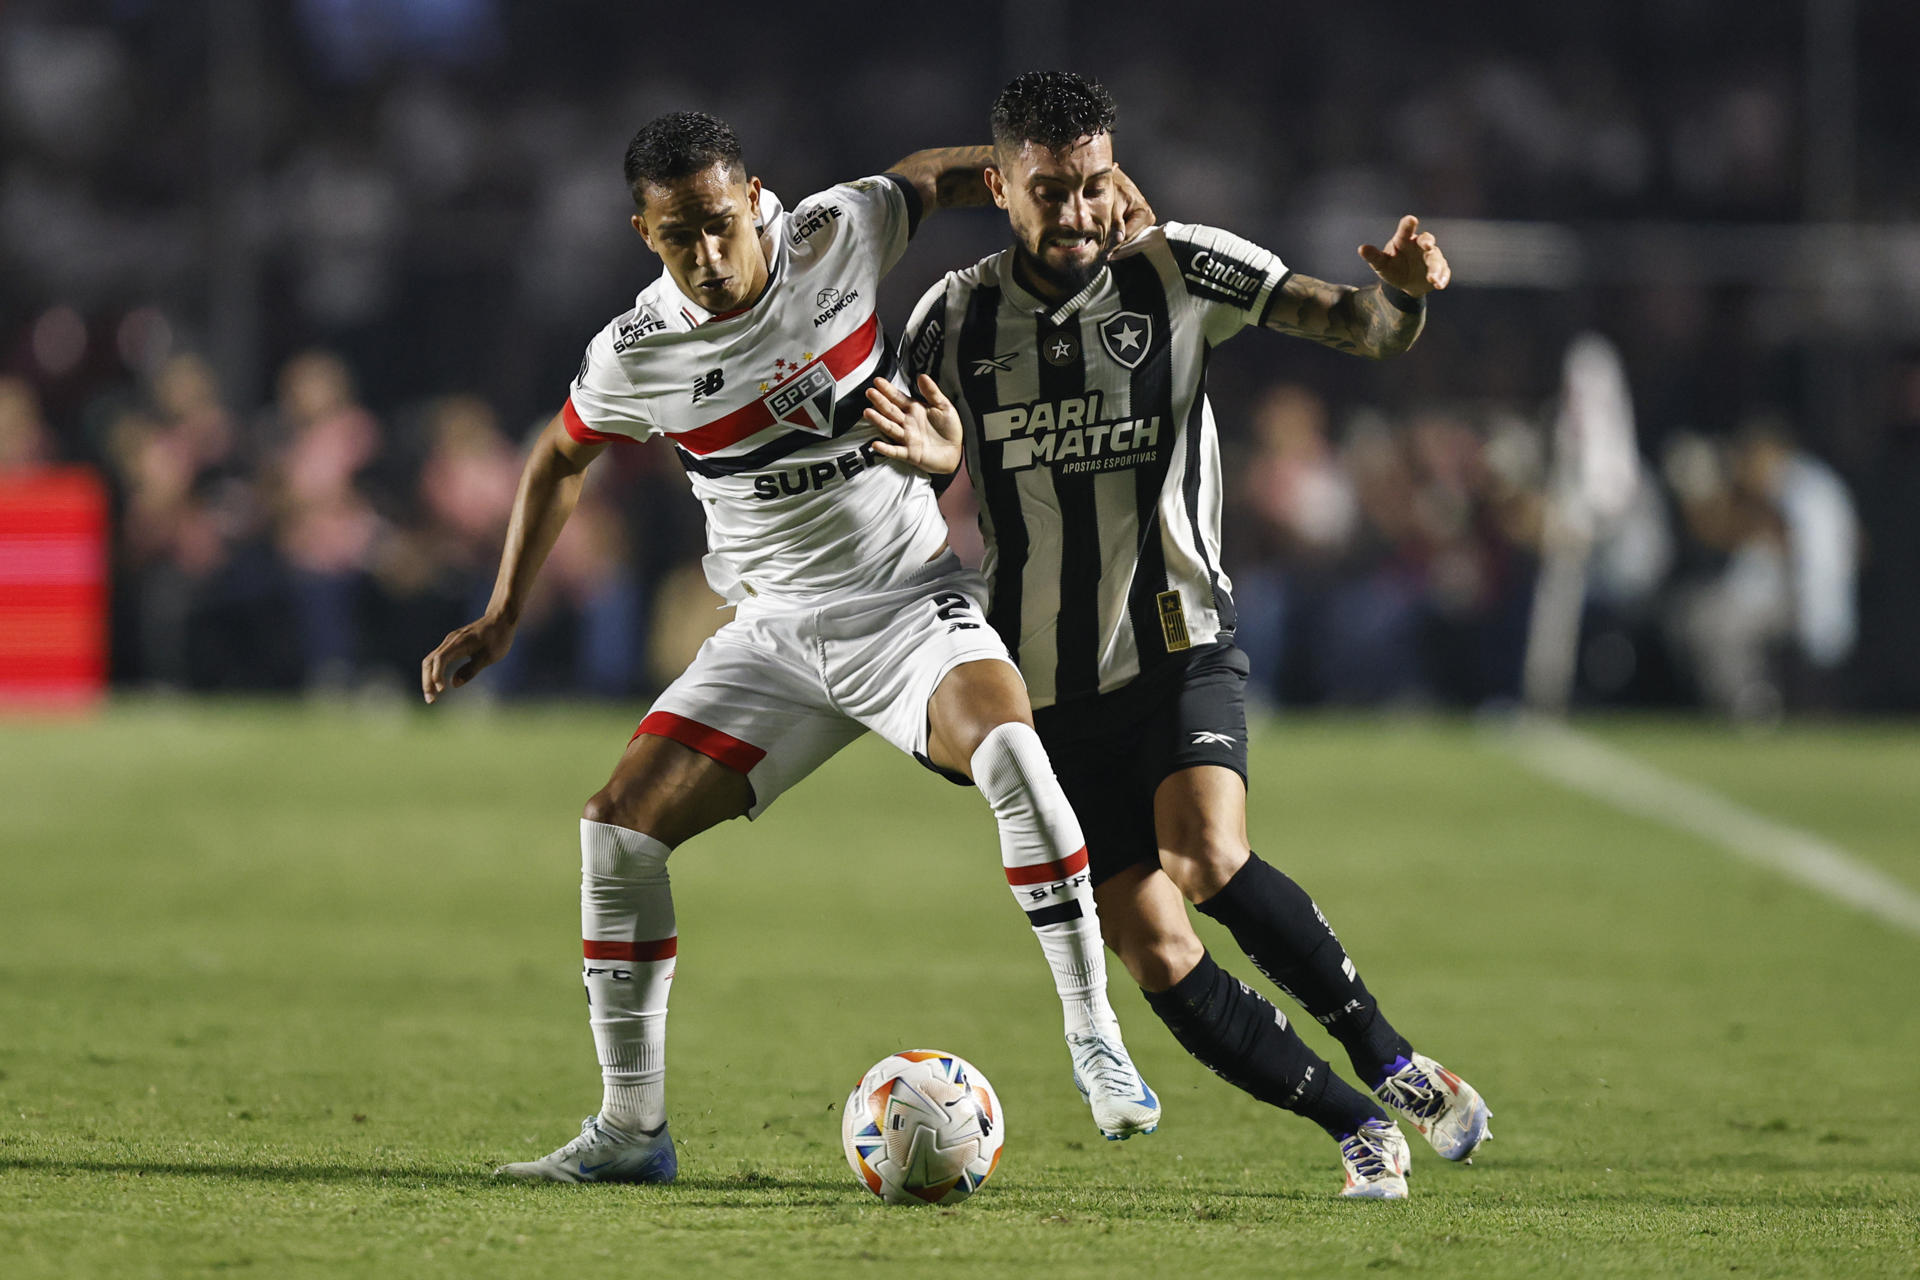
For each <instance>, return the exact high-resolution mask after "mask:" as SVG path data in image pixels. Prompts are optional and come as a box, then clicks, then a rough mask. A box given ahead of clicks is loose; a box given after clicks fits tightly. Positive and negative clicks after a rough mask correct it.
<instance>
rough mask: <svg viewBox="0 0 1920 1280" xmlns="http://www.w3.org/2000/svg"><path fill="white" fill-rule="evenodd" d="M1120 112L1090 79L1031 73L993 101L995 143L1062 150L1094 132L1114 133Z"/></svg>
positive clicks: (1059, 73)
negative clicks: (1116, 118) (1031, 143)
mask: <svg viewBox="0 0 1920 1280" xmlns="http://www.w3.org/2000/svg"><path fill="white" fill-rule="evenodd" d="M1118 114H1119V110H1118V108H1116V107H1115V106H1114V105H1113V95H1112V94H1110V93H1108V92H1107V88H1106V86H1105V85H1103V84H1101V83H1100V82H1099V81H1098V80H1095V79H1093V78H1092V77H1090V76H1083V75H1080V74H1079V73H1078V72H1073V71H1028V72H1025V73H1024V74H1021V75H1018V76H1015V77H1014V79H1013V82H1012V83H1010V84H1009V85H1007V87H1006V88H1004V89H1002V90H1001V91H1000V96H999V97H998V98H996V99H995V100H994V103H993V117H992V124H993V143H994V146H996V147H1003V148H1007V149H1009V150H1012V149H1017V148H1018V147H1019V146H1020V144H1021V143H1023V142H1033V143H1038V144H1039V145H1040V146H1043V147H1045V148H1046V149H1047V150H1049V151H1059V150H1061V149H1062V148H1064V147H1070V146H1072V145H1073V144H1074V143H1075V142H1076V141H1078V140H1079V139H1081V138H1084V137H1088V136H1090V135H1092V134H1096V133H1111V132H1112V131H1113V121H1114V118H1115V117H1116V116H1117V115H1118Z"/></svg>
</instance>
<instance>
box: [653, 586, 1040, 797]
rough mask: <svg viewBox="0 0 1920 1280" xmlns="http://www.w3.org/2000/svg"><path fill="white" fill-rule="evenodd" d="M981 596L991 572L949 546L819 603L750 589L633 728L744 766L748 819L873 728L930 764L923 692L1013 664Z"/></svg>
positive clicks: (927, 695)
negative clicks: (868, 587)
mask: <svg viewBox="0 0 1920 1280" xmlns="http://www.w3.org/2000/svg"><path fill="white" fill-rule="evenodd" d="M985 599H986V580H985V579H984V578H982V577H981V576H980V575H979V574H977V573H975V572H973V571H972V570H970V569H968V568H966V567H965V566H963V565H962V564H961V563H960V558H959V557H958V556H956V555H954V554H953V553H952V552H948V553H946V554H945V555H942V556H939V557H937V558H936V559H934V560H931V561H929V562H928V563H927V564H926V566H925V567H924V568H922V569H921V570H920V571H919V572H917V573H916V574H914V575H913V577H912V578H911V579H910V580H909V581H908V583H907V584H906V585H905V586H902V587H897V588H894V589H893V590H890V591H883V592H875V593H872V594H869V595H862V596H854V597H850V598H848V599H845V600H839V601H835V602H833V603H831V604H826V605H822V606H818V607H812V608H808V607H801V608H788V607H781V606H778V605H774V604H769V603H768V602H766V601H765V600H763V599H760V598H749V599H747V600H743V601H741V603H740V605H739V608H738V609H737V610H736V612H735V613H734V618H733V621H731V622H729V623H727V624H726V625H725V626H723V627H721V628H720V630H719V631H718V632H716V633H715V634H714V635H713V637H712V638H711V639H709V640H708V641H707V642H706V643H705V644H703V645H701V646H700V652H699V653H698V654H696V655H695V656H694V659H693V662H692V663H691V664H690V665H689V666H688V667H687V669H686V670H685V671H683V672H681V673H680V677H679V679H677V680H675V681H674V682H673V683H672V684H671V685H669V686H667V690H666V692H664V693H662V694H661V695H660V697H659V698H658V699H657V700H656V701H655V702H654V704H653V710H652V711H650V712H648V713H647V718H646V719H644V720H642V721H641V722H640V727H639V729H637V730H635V732H634V737H636V738H637V737H639V736H640V735H641V734H643V733H652V734H658V735H659V736H661V737H663V738H672V739H673V740H674V741H676V742H679V743H683V744H684V745H686V746H689V747H692V748H693V749H694V750H695V751H698V752H700V753H701V754H702V755H705V756H709V757H711V758H713V759H715V760H718V761H719V762H720V763H721V764H724V765H726V766H728V767H729V768H732V769H737V770H739V771H740V772H741V773H744V774H746V775H747V782H748V783H749V784H750V785H751V786H752V787H753V803H752V807H751V808H749V809H748V810H747V816H748V817H749V818H757V817H759V816H760V815H761V814H762V813H764V812H766V808H767V806H768V805H770V804H772V803H773V802H774V800H775V799H776V798H777V797H778V796H779V795H780V793H781V792H783V791H785V790H786V789H787V788H788V787H790V786H792V785H793V784H794V783H796V782H798V781H800V779H802V778H804V777H806V776H807V775H808V774H810V773H812V772H813V771H814V770H815V769H817V768H819V767H820V766H821V765H822V764H825V763H826V761H827V760H828V758H829V757H831V756H832V755H833V753H834V752H836V751H838V750H840V748H842V747H844V746H846V745H847V744H848V743H849V742H852V741H853V740H854V739H855V738H857V737H859V736H860V735H861V734H862V733H865V732H866V731H867V730H868V729H872V730H873V731H874V732H875V733H878V734H879V735H880V736H881V737H883V738H885V739H886V740H887V741H888V742H891V743H892V744H893V745H894V746H896V747H898V748H900V750H902V751H905V752H907V753H909V754H910V755H912V756H913V757H914V758H915V759H917V760H919V761H920V762H921V763H922V764H927V765H928V766H929V767H932V766H931V763H930V762H929V761H928V760H927V703H928V701H929V700H930V699H931V698H932V697H933V691H934V690H935V689H936V688H938V687H939V685H940V681H941V680H942V679H943V678H945V676H946V674H947V672H949V671H951V670H953V669H954V668H955V667H957V666H959V665H960V664H961V663H963V662H977V661H979V660H981V659H983V658H998V659H999V660H1000V661H1002V662H1005V663H1007V664H1008V665H1009V666H1012V665H1013V660H1012V658H1010V657H1009V656H1008V654H1007V647H1006V645H1005V644H1004V643H1002V642H1001V639H1000V636H999V633H998V632H996V631H994V629H993V628H992V627H989V626H988V625H987V622H986V618H985V616H984V614H983V612H982V608H981V606H982V603H983V601H985ZM1014 670H1015V675H1016V676H1017V675H1018V674H1019V670H1018V668H1015V669H1014Z"/></svg>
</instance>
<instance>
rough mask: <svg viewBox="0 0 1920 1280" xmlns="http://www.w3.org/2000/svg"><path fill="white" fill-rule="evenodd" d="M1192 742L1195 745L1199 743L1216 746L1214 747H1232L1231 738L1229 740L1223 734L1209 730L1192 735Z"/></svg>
mask: <svg viewBox="0 0 1920 1280" xmlns="http://www.w3.org/2000/svg"><path fill="white" fill-rule="evenodd" d="M1193 741H1194V743H1195V745H1199V744H1201V743H1206V744H1208V745H1211V746H1216V747H1230V746H1232V745H1233V739H1232V738H1229V737H1228V736H1227V735H1226V734H1224V733H1215V732H1213V730H1211V729H1202V730H1200V731H1199V732H1197V733H1195V734H1194V735H1193Z"/></svg>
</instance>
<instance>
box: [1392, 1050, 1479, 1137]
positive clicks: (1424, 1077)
mask: <svg viewBox="0 0 1920 1280" xmlns="http://www.w3.org/2000/svg"><path fill="white" fill-rule="evenodd" d="M1373 1093H1374V1096H1375V1097H1377V1098H1379V1099H1380V1101H1382V1102H1384V1103H1386V1104H1387V1105H1388V1106H1390V1107H1392V1108H1393V1109H1394V1110H1395V1111H1398V1112H1399V1113H1400V1114H1401V1115H1403V1116H1405V1117H1406V1118H1407V1120H1408V1121H1409V1122H1411V1123H1412V1125H1413V1127H1414V1128H1416V1129H1418V1130H1419V1131H1420V1133H1421V1134H1422V1136H1424V1137H1425V1138H1426V1140H1427V1141H1428V1142H1430V1143H1432V1144H1433V1149H1434V1150H1435V1151H1437V1152H1439V1153H1440V1157H1441V1158H1442V1159H1443V1160H1464V1161H1468V1162H1471V1161H1472V1159H1473V1153H1474V1152H1475V1151H1476V1150H1478V1149H1479V1147H1480V1144H1481V1143H1483V1142H1485V1141H1486V1140H1487V1139H1488V1138H1490V1137H1492V1136H1493V1135H1492V1134H1490V1133H1488V1132H1487V1122H1488V1121H1489V1120H1491V1119H1493V1112H1491V1111H1489V1110H1488V1109H1487V1104H1486V1103H1485V1102H1483V1101H1481V1099H1480V1095H1479V1094H1478V1093H1475V1092H1474V1089H1473V1086H1472V1085H1470V1084H1468V1083H1467V1082H1466V1081H1465V1080H1462V1079H1461V1078H1460V1077H1459V1076H1457V1075H1455V1074H1453V1072H1451V1071H1449V1070H1447V1069H1446V1068H1445V1067H1443V1066H1441V1065H1440V1064H1439V1063H1437V1062H1435V1061H1434V1060H1433V1059H1432V1058H1429V1057H1428V1056H1427V1055H1426V1054H1424V1053H1416V1054H1414V1055H1413V1057H1412V1059H1411V1060H1410V1061H1409V1062H1408V1063H1407V1065H1406V1066H1404V1067H1402V1068H1400V1069H1399V1070H1398V1071H1396V1072H1394V1073H1393V1074H1392V1075H1390V1076H1388V1077H1387V1078H1386V1079H1385V1080H1382V1081H1381V1082H1380V1087H1379V1088H1377V1089H1375V1090H1374V1091H1373Z"/></svg>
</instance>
